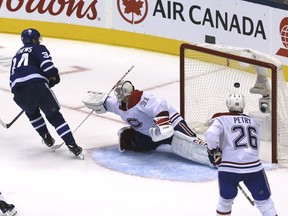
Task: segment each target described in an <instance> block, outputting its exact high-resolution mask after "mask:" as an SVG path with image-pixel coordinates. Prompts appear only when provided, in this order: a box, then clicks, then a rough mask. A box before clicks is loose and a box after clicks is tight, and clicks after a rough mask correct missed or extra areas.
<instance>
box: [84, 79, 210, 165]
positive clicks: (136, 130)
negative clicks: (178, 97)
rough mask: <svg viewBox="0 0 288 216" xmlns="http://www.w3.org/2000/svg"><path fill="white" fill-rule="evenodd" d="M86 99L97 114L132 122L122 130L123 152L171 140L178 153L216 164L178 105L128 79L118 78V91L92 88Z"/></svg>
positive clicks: (195, 159)
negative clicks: (135, 85) (114, 115)
mask: <svg viewBox="0 0 288 216" xmlns="http://www.w3.org/2000/svg"><path fill="white" fill-rule="evenodd" d="M82 102H83V103H84V104H85V106H86V107H88V108H89V109H93V110H94V111H95V112H96V113H97V114H104V113H106V112H111V113H114V114H116V115H118V116H120V117H121V119H122V120H123V121H124V122H126V123H127V124H128V125H129V126H126V127H123V128H121V129H120V130H119V131H118V136H119V146H120V147H119V149H120V151H121V152H123V151H125V150H129V151H135V152H142V151H150V150H156V149H157V148H158V147H159V146H160V145H164V144H168V145H171V149H172V151H173V152H174V153H175V154H177V155H180V156H182V157H184V158H186V159H189V160H192V161H195V162H197V163H200V164H204V165H208V166H211V167H213V165H212V164H211V163H210V161H209V159H208V153H207V144H206V142H204V141H203V140H201V139H200V138H198V137H197V136H196V134H195V133H194V132H193V131H192V130H191V129H190V128H189V127H188V126H187V123H186V122H185V120H184V119H183V118H182V116H181V115H180V114H179V113H178V112H177V111H176V109H175V108H173V107H172V106H171V105H170V104H168V103H167V101H166V100H165V99H163V98H159V97H156V96H154V95H153V94H151V93H149V92H146V91H140V90H137V89H135V88H134V86H133V84H132V83H131V82H130V81H128V80H126V81H125V80H121V81H119V82H118V84H117V85H116V87H115V89H114V95H108V94H107V93H106V94H105V93H99V92H95V91H88V92H87V94H86V95H85V97H84V99H83V100H82Z"/></svg>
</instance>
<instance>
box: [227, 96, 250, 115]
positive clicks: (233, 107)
mask: <svg viewBox="0 0 288 216" xmlns="http://www.w3.org/2000/svg"><path fill="white" fill-rule="evenodd" d="M226 105H227V108H228V110H229V111H230V112H243V110H244V108H245V100H244V96H243V95H242V94H240V93H233V94H230V95H229V97H228V98H227V100H226Z"/></svg>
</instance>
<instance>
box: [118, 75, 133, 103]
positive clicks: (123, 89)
mask: <svg viewBox="0 0 288 216" xmlns="http://www.w3.org/2000/svg"><path fill="white" fill-rule="evenodd" d="M133 91H134V86H133V85H132V83H131V82H130V81H127V80H121V81H120V82H119V83H118V84H117V85H116V87H115V89H114V94H115V96H116V97H117V99H118V101H119V102H122V101H123V99H124V98H126V97H127V96H130V95H131V93H132V92H133Z"/></svg>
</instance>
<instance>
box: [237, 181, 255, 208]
mask: <svg viewBox="0 0 288 216" xmlns="http://www.w3.org/2000/svg"><path fill="white" fill-rule="evenodd" d="M238 188H239V190H241V192H242V193H243V195H244V196H245V197H246V198H247V200H248V201H249V202H250V204H251V205H252V206H254V201H253V200H252V199H251V198H250V197H249V195H248V194H247V193H246V192H245V191H244V189H243V188H242V187H241V185H240V184H238Z"/></svg>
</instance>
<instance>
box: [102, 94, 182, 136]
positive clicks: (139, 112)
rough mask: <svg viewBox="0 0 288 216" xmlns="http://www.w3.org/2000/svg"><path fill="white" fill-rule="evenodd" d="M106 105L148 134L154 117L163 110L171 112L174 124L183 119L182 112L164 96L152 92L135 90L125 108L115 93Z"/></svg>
mask: <svg viewBox="0 0 288 216" xmlns="http://www.w3.org/2000/svg"><path fill="white" fill-rule="evenodd" d="M105 107H106V110H107V111H108V112H112V113H115V114H117V115H119V116H120V117H121V119H122V120H123V121H125V122H126V123H128V124H129V125H131V127H133V128H134V129H135V130H136V131H138V132H140V133H142V134H145V135H148V136H150V134H149V128H151V127H153V126H154V125H155V122H154V118H155V117H156V116H157V115H158V114H159V113H161V112H163V111H168V112H169V117H170V121H171V123H172V126H173V127H175V126H176V125H177V124H178V123H179V121H181V120H183V118H182V117H181V116H180V114H179V113H178V112H177V111H176V110H175V109H174V108H173V107H172V106H171V105H169V104H168V103H167V101H166V100H165V99H163V98H158V97H155V96H154V95H152V94H151V93H148V92H145V91H139V90H135V91H133V93H132V94H131V96H130V98H129V101H128V103H127V105H126V107H125V109H119V102H118V100H117V98H116V97H115V96H114V95H111V96H109V97H108V98H107V100H106V102H105Z"/></svg>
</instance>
